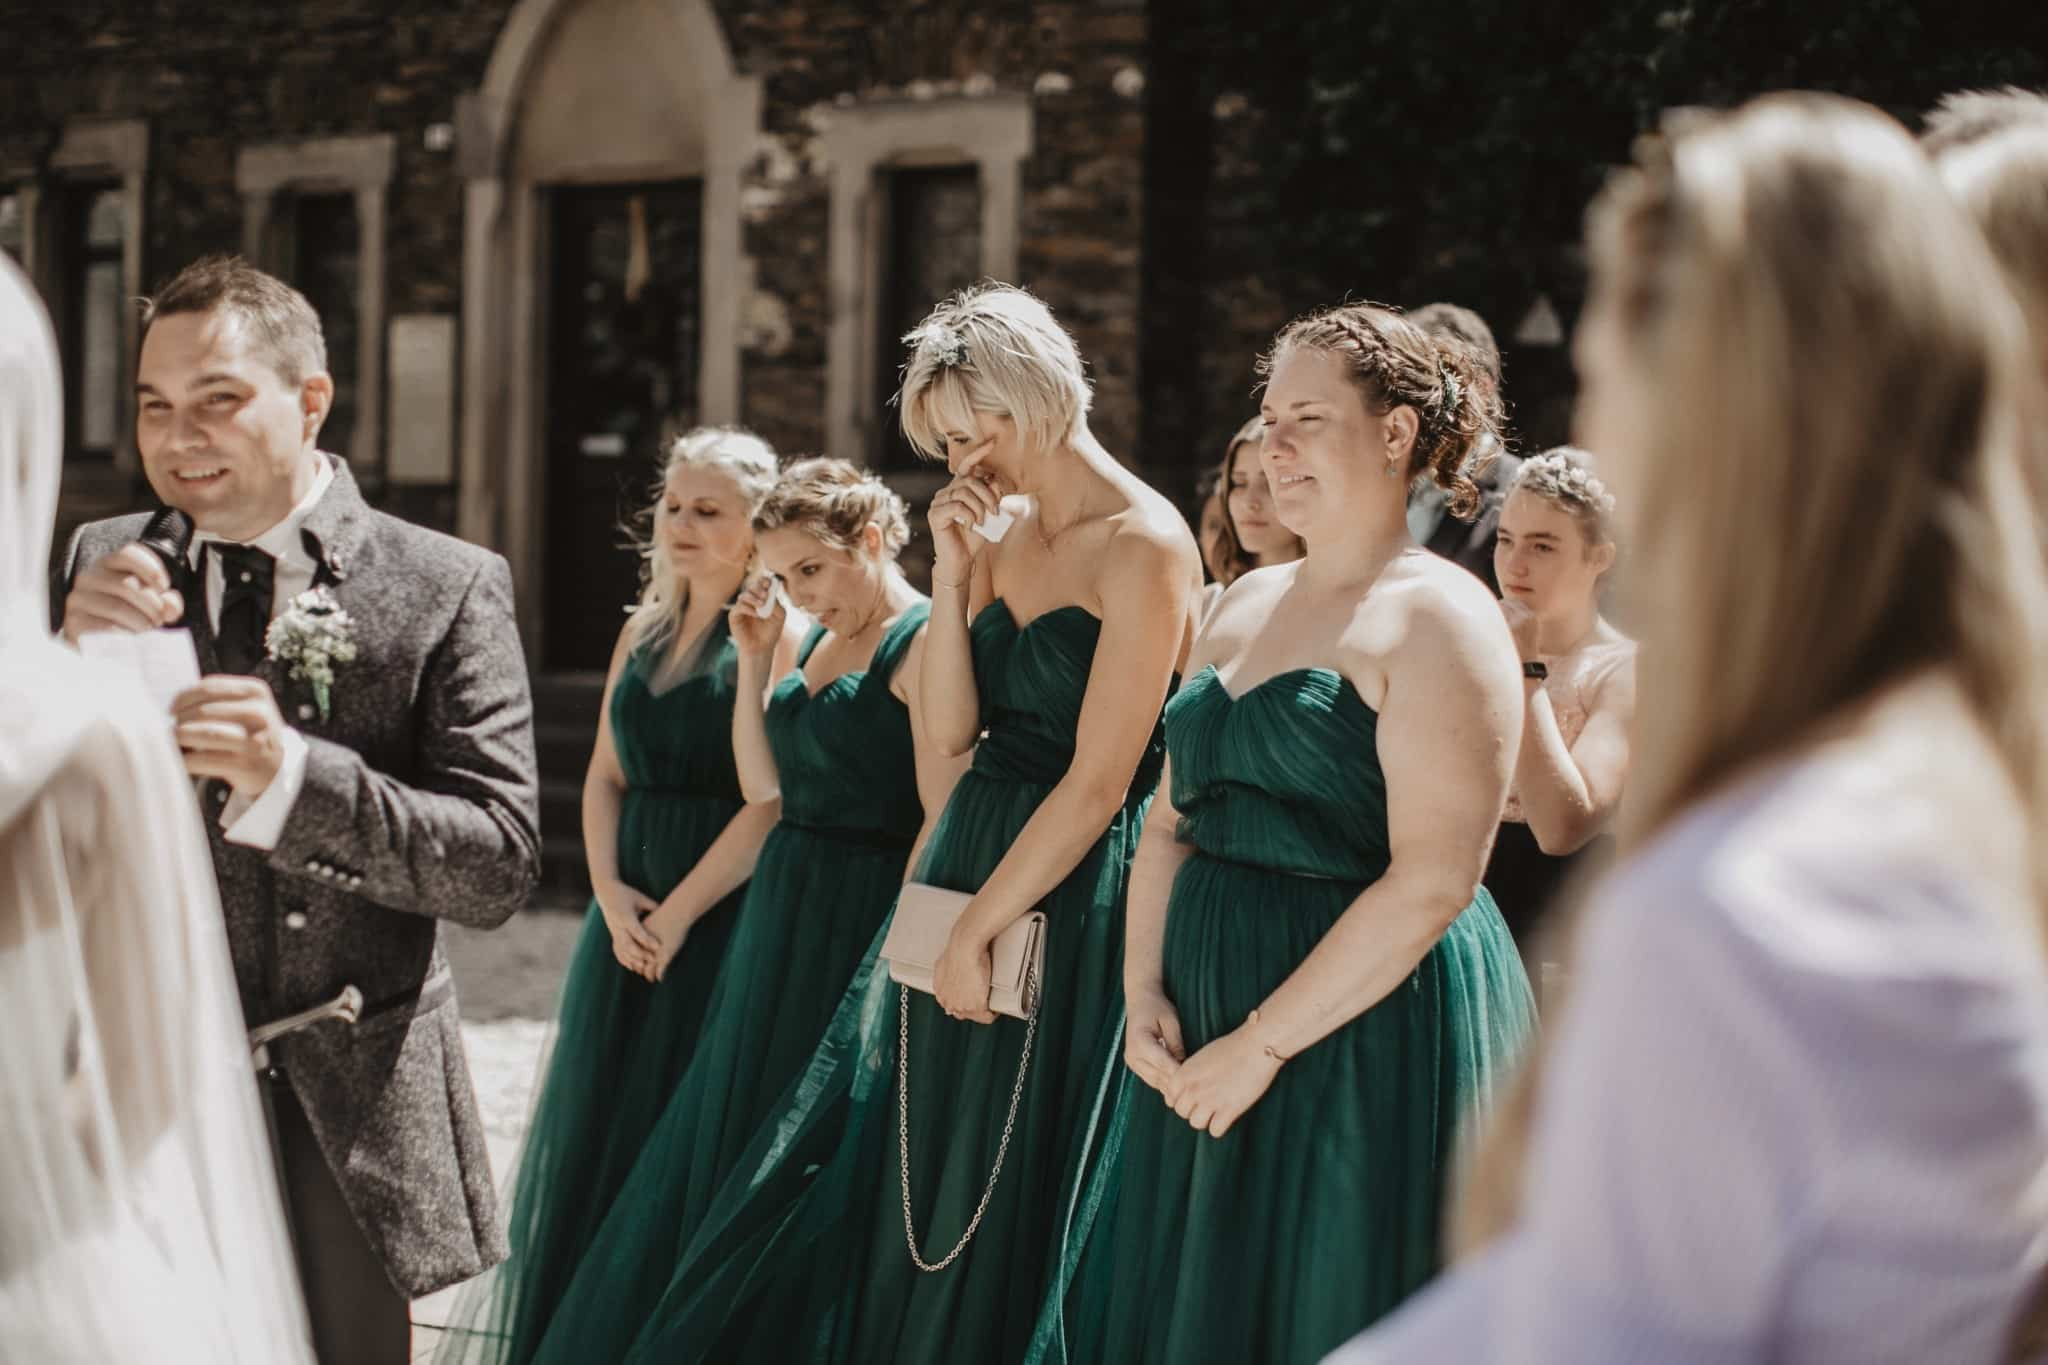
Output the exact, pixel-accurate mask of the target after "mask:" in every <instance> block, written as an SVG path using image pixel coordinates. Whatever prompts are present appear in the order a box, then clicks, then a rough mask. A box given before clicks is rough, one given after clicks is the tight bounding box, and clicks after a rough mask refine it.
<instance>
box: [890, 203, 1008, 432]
mask: <svg viewBox="0 0 2048 1365" xmlns="http://www.w3.org/2000/svg"><path fill="white" fill-rule="evenodd" d="M875 174H876V185H875V189H876V200H877V202H878V205H879V207H880V213H881V221H880V223H879V224H878V226H879V228H880V231H879V232H878V233H877V235H876V240H877V242H878V243H879V245H880V247H881V253H880V254H881V260H880V262H879V266H880V269H879V272H878V280H877V283H878V285H879V288H878V290H877V302H878V303H879V305H880V306H879V307H878V308H877V309H876V310H875V315H876V321H877V322H878V324H879V328H878V332H877V335H876V338H875V367H874V377H875V404H874V414H875V421H874V433H873V444H872V446H871V448H870V450H869V455H868V458H869V461H870V463H871V464H873V466H874V467H875V468H876V469H880V470H901V469H911V468H915V467H917V466H918V465H919V464H920V460H919V457H918V454H917V452H916V451H915V450H914V449H912V448H911V445H910V442H909V441H907V440H905V439H904V437H903V430H902V426H901V424H900V423H899V421H898V419H897V412H896V404H895V397H896V388H897V384H898V382H899V379H900V377H901V370H902V365H903V359H904V350H903V342H902V337H903V334H904V333H905V332H908V331H909V330H910V329H911V328H913V327H915V326H917V324H918V323H919V322H921V321H923V319H924V316H925V314H927V313H929V312H930V311H931V309H932V305H933V304H935V303H937V302H938V301H939V300H940V299H942V298H944V297H945V296H946V295H948V294H950V293H952V292H953V291H954V290H956V289H961V288H964V287H965V286H967V285H970V284H973V283H974V282H975V281H976V280H978V279H980V278H981V275H982V252H981V218H982V210H981V194H982V190H981V176H980V172H979V170H978V168H976V167H975V166H973V165H964V166H896V167H883V168H881V169H878V170H877V171H876V173H875Z"/></svg>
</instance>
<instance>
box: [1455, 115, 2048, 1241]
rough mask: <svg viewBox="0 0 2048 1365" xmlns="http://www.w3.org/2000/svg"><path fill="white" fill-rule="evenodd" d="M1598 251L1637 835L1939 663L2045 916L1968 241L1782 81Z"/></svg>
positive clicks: (2003, 338)
mask: <svg viewBox="0 0 2048 1365" xmlns="http://www.w3.org/2000/svg"><path fill="white" fill-rule="evenodd" d="M1590 238H1591V245H1592V258H1593V271H1594V279H1593V293H1592V299H1591V302H1590V304H1589V309H1588V314H1589V318H1590V319H1592V322H1591V324H1590V325H1600V324H1603V323H1604V324H1606V325H1609V326H1613V327H1615V328H1617V329H1618V332H1617V339H1618V348H1617V349H1625V351H1626V353H1627V354H1628V356H1629V357H1630V362H1629V363H1630V364H1631V365H1633V366H1635V367H1638V368H1639V369H1640V371H1641V376H1642V379H1643V380H1644V382H1645V385H1646V388H1647V389H1648V390H1649V391H1650V392H1652V393H1653V394H1654V395H1655V396H1656V400H1655V401H1656V402H1657V405H1658V406H1657V409H1656V410H1653V411H1650V412H1648V413H1646V414H1644V417H1643V420H1642V422H1641V424H1640V427H1639V430H1640V435H1641V448H1640V450H1638V451H1637V452H1635V454H1636V456H1637V461H1638V462H1639V463H1638V466H1637V467H1639V469H1640V473H1639V475H1638V476H1636V477H1632V478H1630V479H1627V480H1625V481H1623V487H1622V489H1621V490H1620V499H1621V520H1622V523H1623V524H1624V525H1625V526H1627V527H1628V529H1629V533H1630V541H1631V543H1632V544H1633V545H1635V546H1636V550H1635V562H1634V565H1633V568H1632V571H1631V578H1632V582H1633V583H1634V584H1635V586H1636V587H1637V589H1638V590H1639V594H1638V595H1639V596H1640V597H1641V598H1642V601H1641V602H1640V603H1639V605H1640V606H1641V607H1643V608H1645V609H1644V610H1643V611H1642V612H1641V613H1640V615H1639V619H1640V621H1641V622H1642V625H1643V629H1642V631H1641V635H1642V654H1641V659H1642V664H1641V668H1642V671H1643V674H1644V684H1643V689H1642V691H1643V695H1644V696H1646V697H1654V698H1656V704H1655V705H1654V706H1649V705H1645V706H1644V707H1643V708H1642V709H1641V710H1640V712H1639V713H1638V716H1637V726H1638V730H1637V734H1636V738H1635V744H1634V760H1633V763H1632V765H1631V770H1630V774H1629V799H1628V802H1627V804H1626V805H1625V807H1624V809H1623V811H1622V812H1621V815H1620V818H1619V820H1618V821H1617V825H1618V830H1617V832H1618V835H1619V838H1620V841H1621V843H1622V846H1623V848H1624V850H1627V849H1634V848H1640V847H1642V845H1643V844H1644V842H1645V841H1646V840H1648V839H1650V838H1651V837H1652V836H1654V835H1655V834H1656V833H1657V832H1658V831H1660V830H1661V829H1663V828H1664V827H1665V826H1667V825H1668V824H1669V823H1670V822H1672V821H1673V820H1674V819H1676V818H1677V817H1678V816H1679V814H1680V813H1681V812H1682V811H1683V810H1685V809H1686V808H1687V807H1688V806H1690V805H1692V804H1693V803H1695V802H1697V801H1699V800H1700V799H1702V798H1703V797H1705V796H1707V795H1708V794H1710V793H1711V792H1713V791H1714V790H1715V789H1717V788H1718V787H1720V786H1721V785H1722V784H1724V783H1726V782H1727V781H1729V780H1730V779H1731V778H1733V777H1734V776H1735V775H1736V774H1737V773H1738V772H1739V771H1740V770H1742V769H1743V768H1744V767H1746V766H1747V765H1749V764H1751V763H1753V762H1755V761H1757V760H1759V759H1762V758H1765V757H1768V756H1770V755H1773V754H1779V753H1784V752H1786V751H1788V750H1791V749H1794V748H1796V747H1798V746H1799V745H1801V744H1803V743H1805V742H1807V741H1808V740H1809V739H1810V738H1811V737H1813V736H1814V735H1816V734H1817V733H1818V732H1819V731H1820V730H1821V729H1822V727H1823V726H1825V725H1826V724H1827V723H1828V722H1829V721H1830V720H1831V719H1833V718H1835V717H1837V716H1839V715H1841V714H1842V713H1843V712H1845V711H1846V710H1847V709H1849V708H1850V707H1852V706H1854V705H1855V704H1856V703H1858V702H1859V701H1861V700H1863V699H1866V698H1869V697H1871V696H1873V695H1874V694H1876V693H1878V692H1880V691H1882V690H1883V689H1885V688H1887V687H1889V686H1891V685H1893V684H1895V683H1897V682H1899V681H1901V680H1902V679H1904V678H1906V677H1907V676H1909V675H1910V674H1912V673H1914V672H1916V671H1918V670H1920V669H1923V668H1926V667H1929V666H1939V667H1942V668H1945V669H1947V670H1948V671H1950V672H1951V673H1952V674H1953V676H1954V677H1955V678H1956V679H1957V680H1958V682H1959V684H1960V686H1961V688H1962V690H1963V692H1964V694H1965V696H1966V697H1967V698H1968V702H1969V704H1970V706H1971V708H1972V710H1973V711H1974V712H1975V714H1976V716H1977V717H1978V719H1979V721H1980V723H1981V724H1982V725H1983V727H1984V729H1985V731H1986V732H1987V733H1988V734H1989V735H1990V736H1992V738H1993V740H1994V741H1995V745H1996V747H1997V750H1998V752H1999V753H2000V756H2001V758H2002V759H2003V761H2004V763H2005V765H2006V768H2007V772H2008V776H2009V778H2010V780H2011V783H2012V785H2013V787H2014V789H2015V790H2016V791H2017V793H2018V794H2019V798H2020V800H2021V801H2022V802H2023V804H2024V806H2025V813H2026V816H2027V819H2028V824H2029V827H2030V828H2032V829H2033V830H2034V831H2036V837H2035V838H2034V839H2033V840H2032V847H2031V849H2030V852H2029V856H2030V857H2031V859H2032V869H2031V870H2032V875H2033V880H2034V886H2035V896H2034V913H2035V915H2036V919H2037V927H2044V926H2040V925H2039V924H2038V917H2039V913H2040V910H2041V908H2042V907H2043V906H2044V905H2048V838H2044V837H2041V835H2042V832H2044V831H2048V823H2044V815H2048V787H2044V780H2043V779H2044V735H2043V719H2042V713H2041V698H2042V697H2043V696H2044V695H2048V673H2044V667H2043V661H2044V641H2048V624H2044V620H2043V607H2044V604H2048V580H2044V573H2043V565H2042V551H2041V544H2040V541H2039V537H2038V534H2037V526H2038V521H2037V509H2036V508H2035V507H2034V506H2033V505H2032V503H2031V501H2030V499H2029V497H2028V494H2027V491H2026V487H2025V484H2024V482H2023V480H2022V478H2021V474H2020V469H2019V465H2020V451H2021V449H2022V443H2021V440H2020V433H2019V431H2018V427H2019V421H2018V414H2019V404H2018V402H2017V399H2018V398H2019V396H2020V394H2021V393H2022V391H2023V389H2024V387H2025V385H2026V382H2027V381H2026V379H2025V377H2024V369H2025V366H2026V363H2027V348H2026V346H2025V344H2024V340H2023V336H2022V331H2021V326H2020V322H2019V319H2018V317H2017V315H2016V310H2015V309H2014V308H2013V307H2012V306H2011V304H2010V302H2009V300H2008V299H2007V296H2006V292H2005V289H2004V287H2003V285H2002V283H2001V281H2000V279H1999V277H1998V274H1997V271H1996V269H1995V267H1994V266H1993V264H1992V261H1991V258H1990V255H1989V253H1988V251H1987V250H1986V248H1985V246H1984V243H1983V241H1982V240H1981V239H1980V237H1979V234H1978V233H1977V232H1976V231H1975V230H1974V229H1973V228H1972V227H1971V225H1970V223H1969V222H1968V221H1967V220H1966V218H1965V217H1964V215H1963V214H1962V213H1961V212H1960V211H1959V210H1958V208H1957V206H1956V205H1955V204H1954V203H1953V202H1952V201H1951V200H1950V199H1949V197H1948V196H1947V195H1945V194H1943V193H1942V192H1941V190H1940V186H1939V185H1938V184H1937V182H1936V180H1935V177H1934V176H1933V174H1932V172H1931V168H1930V167H1929V165H1928V163H1927V161H1926V160H1925V158H1924V157H1922V156H1921V155H1920V153H1919V150H1918V149H1917V148H1916V147H1915V145H1914V144H1913V142H1912V140H1911V139H1910V138H1909V137H1908V136H1907V135H1906V132H1905V130H1904V129H1903V128H1901V127H1899V125H1897V124H1896V123H1894V122H1893V121H1892V120H1890V119H1889V118H1887V117H1886V116H1885V115H1883V114H1881V113H1879V112H1878V111H1877V110H1875V109H1872V108H1869V107H1867V106H1864V105H1860V104H1855V103H1852V102H1850V101H1846V100H1842V99H1837V98H1833V97H1825V96H1815V95H1773V96H1769V97H1766V98H1764V99H1760V100H1756V101H1753V102H1752V103H1750V104H1747V105H1745V106H1743V107H1742V108H1740V109H1738V110H1736V111H1734V112H1732V113H1728V114H1722V115H1712V116H1706V115H1699V114H1680V115H1673V116H1671V117H1669V118H1667V120H1666V123H1665V126H1664V131H1663V133H1662V135H1661V136H1658V137H1654V138H1649V139H1645V140H1644V141H1643V143H1642V144H1641V145H1640V147H1639V149H1638V153H1637V157H1636V161H1635V165H1634V166H1633V167H1632V168H1631V169H1630V170H1628V171H1626V172H1624V173H1622V174H1621V175H1620V176H1619V177H1618V178H1617V179H1616V180H1615V181H1614V182H1613V183H1612V184H1611V185H1610V186H1609V188H1608V189H1607V191H1606V192H1605V193H1603V194H1602V196H1601V197H1600V199H1599V200H1598V202H1597V203H1596V205H1595V207H1594V211H1593V214H1592V216H1591V223H1590ZM1703 565H1711V566H1715V567H1714V569H1713V570H1712V571H1703V569H1702V567H1701V566H1703ZM1788 660H1796V661H1797V666H1796V667H1788V666H1787V661H1788ZM1539 1060H1540V1059H1539ZM1536 1070H1537V1068H1536V1067H1534V1066H1532V1067H1530V1068H1527V1069H1525V1071H1524V1074H1523V1076H1522V1077H1521V1078H1520V1080H1519V1081H1518V1083H1517V1086H1516V1089H1515V1090H1514V1091H1513V1092H1511V1093H1510V1094H1509V1095H1508V1096H1507V1097H1506V1098H1505V1100H1504V1102H1503V1103H1502V1104H1500V1105H1499V1106H1497V1107H1496V1109H1495V1110H1494V1113H1493V1115H1492V1116H1491V1122H1492V1130H1491V1132H1490V1133H1489V1134H1488V1136H1487V1137H1486V1139H1485V1143H1484V1146H1483V1148H1482V1150H1481V1151H1480V1153H1479V1155H1478V1157H1477V1159H1476V1160H1475V1162H1474V1163H1473V1164H1472V1167H1471V1169H1470V1171H1469V1172H1468V1175H1467V1178H1466V1179H1465V1180H1464V1182H1463V1189H1462V1191H1461V1195H1460V1198H1459V1200H1458V1203H1457V1205H1456V1207H1455V1210H1454V1213H1453V1218H1452V1227H1451V1241H1452V1244H1453V1246H1454V1247H1455V1248H1457V1249H1458V1250H1459V1251H1460V1252H1461V1253H1462V1252H1464V1251H1469V1250H1471V1249H1472V1248H1474V1247H1476V1246H1479V1245H1482V1244H1484V1243H1485V1242H1487V1241H1489V1240H1491V1239H1492V1238H1493V1237H1494V1236H1496V1235H1498V1233H1499V1232H1501V1231H1502V1230H1504V1229H1505V1228H1506V1226H1507V1225H1508V1224H1509V1223H1510V1222H1511V1221H1512V1219H1513V1214H1514V1209H1515V1207H1516V1206H1517V1204H1518V1203H1519V1196H1520V1191H1519V1185H1520V1172H1521V1165H1522V1159H1523V1155H1524V1152H1525V1149H1526V1143H1527V1136H1528V1130H1529V1127H1530V1124H1531V1122H1532V1117H1533V1112H1534V1105H1535V1098H1534V1096H1535V1092H1536V1087H1537V1085H1538V1084H1539V1081H1538V1080H1537V1079H1536V1075H1535V1073H1536Z"/></svg>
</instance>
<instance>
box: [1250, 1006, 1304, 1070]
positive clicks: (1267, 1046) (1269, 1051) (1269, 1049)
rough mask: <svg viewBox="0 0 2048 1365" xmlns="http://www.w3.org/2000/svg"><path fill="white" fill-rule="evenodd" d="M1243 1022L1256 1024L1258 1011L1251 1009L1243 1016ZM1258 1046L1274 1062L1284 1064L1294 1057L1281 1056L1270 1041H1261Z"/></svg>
mask: <svg viewBox="0 0 2048 1365" xmlns="http://www.w3.org/2000/svg"><path fill="white" fill-rule="evenodd" d="M1244 1022H1245V1023H1246V1024H1247V1025H1251V1024H1256V1023H1258V1022H1259V1012H1258V1011H1257V1010H1253V1011H1252V1012H1251V1013H1250V1014H1247V1015H1246V1016H1245V1017H1244ZM1259 1046H1260V1050H1261V1051H1263V1052H1264V1053H1265V1054H1266V1055H1267V1056H1268V1057H1271V1058H1272V1059H1273V1060H1274V1061H1276V1062H1280V1063H1283V1064H1285V1063H1287V1062H1291V1061H1293V1060H1294V1058H1293V1057H1289V1056H1283V1055H1281V1054H1280V1053H1278V1052H1275V1051H1274V1050H1273V1045H1272V1044H1271V1043H1262V1044H1260V1045H1259Z"/></svg>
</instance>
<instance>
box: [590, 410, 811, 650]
mask: <svg viewBox="0 0 2048 1365" xmlns="http://www.w3.org/2000/svg"><path fill="white" fill-rule="evenodd" d="M692 468H694V469H715V470H717V471H718V472H719V473H721V474H724V475H725V476H726V477H727V478H729V479H731V480H732V481H733V483H734V485H735V486H737V487H738V488H739V490H740V496H741V497H742V498H744V499H746V503H747V516H748V518H749V520H751V519H752V517H753V515H754V513H755V511H756V510H757V509H758V508H759V507H760V506H761V502H762V499H764V498H766V497H767V496H768V493H769V490H771V489H772V488H774V487H775V451H774V449H773V448H772V447H771V446H769V444H768V443H767V442H766V441H764V440H762V439H761V438H760V437H758V436H756V435H755V434H754V433H753V432H751V431H748V430H746V429H745V428H743V427H697V428H694V429H693V430H690V431H686V432H684V433H683V434H682V435H681V436H678V437H676V439H675V440H674V441H672V442H671V443H670V444H669V448H668V458H667V459H666V460H664V461H662V465H661V477H660V478H658V479H656V480H655V481H654V486H653V488H652V489H650V490H649V491H650V494H651V499H650V501H649V502H648V504H647V507H646V509H645V510H644V511H642V512H641V514H640V515H639V516H638V517H636V518H635V519H634V521H635V525H633V526H632V527H629V528H628V534H629V535H630V536H631V537H632V539H631V544H632V547H633V548H634V549H635V550H636V551H637V552H638V553H639V556H640V600H639V601H638V602H637V603H635V604H634V605H633V606H631V607H628V608H627V609H626V610H627V615H626V647H627V649H628V650H629V651H631V650H638V649H641V648H649V649H661V648H663V647H665V646H666V645H668V644H669V643H670V642H671V641H673V640H674V639H675V635H676V632H677V631H678V630H680V629H681V628H682V624H683V610H684V608H686V607H688V606H689V603H690V594H689V587H688V585H687V584H685V583H683V582H682V581H681V578H680V575H678V574H677V573H676V566H675V561H674V560H673V559H671V558H670V557H669V551H668V543H667V541H666V540H664V539H663V537H661V536H660V535H657V534H656V533H655V522H656V521H657V520H658V519H659V518H660V516H661V504H662V501H663V499H664V498H665V497H666V496H667V493H668V481H669V479H670V478H671V477H672V476H673V475H674V474H675V472H676V471H677V470H678V469H692Z"/></svg>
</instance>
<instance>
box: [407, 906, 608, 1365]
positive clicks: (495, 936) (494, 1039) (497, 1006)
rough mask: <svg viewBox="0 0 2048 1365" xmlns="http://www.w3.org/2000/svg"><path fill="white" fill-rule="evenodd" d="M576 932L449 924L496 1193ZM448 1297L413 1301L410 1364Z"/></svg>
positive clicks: (548, 926)
mask: <svg viewBox="0 0 2048 1365" xmlns="http://www.w3.org/2000/svg"><path fill="white" fill-rule="evenodd" d="M582 927H583V916H582V915H581V914H580V913H578V914H570V913H565V912H563V911H559V910H530V911H528V912H527V913H525V914H523V915H515V916H513V917H512V919H511V920H510V921H509V922H507V923H506V924H505V925H504V926H503V927H501V928H498V929H493V930H490V931H487V932H486V931H480V930H475V929H465V928H463V927H462V926H461V925H459V924H451V925H448V926H447V939H448V957H449V960H450V961H451V962H452V963H453V965H454V968H455V989H456V992H457V994H458V995H459V996H460V997H461V1001H462V1038H463V1042H464V1043H465V1044H466V1046H467V1049H468V1052H469V1071H470V1076H471V1078H472V1079H473V1080H474V1081H475V1082H476V1096H477V1103H478V1105H479V1106H480V1107H481V1108H482V1110H483V1118H484V1135H485V1140H486V1142H487V1143H488V1144H489V1146H490V1150H491V1169H492V1170H493V1171H494V1172H495V1173H496V1174H497V1177H498V1189H499V1190H500V1192H501V1193H502V1192H503V1191H504V1190H505V1188H506V1182H507V1180H508V1179H509V1177H510V1175H511V1171H512V1159H513V1157H514V1156H515V1155H517V1153H518V1150H519V1139H520V1137H521V1135H522V1134H523V1133H524V1132H525V1131H526V1117H527V1109H528V1106H529V1105H530V1104H531V1103H532V1100H533V1083H534V1079H535V1072H536V1070H537V1068H538V1066H539V1063H540V1054H541V1047H542V1045H543V1043H544V1042H545V1041H546V1038H547V1031H548V1025H549V1022H550V1021H551V1020H552V1019H553V1018H554V1012H555V994H556V992H557V991H558V990H560V989H561V984H562V973H563V971H564V970H565V969H566V968H567V966H568V962H569V953H570V950H571V949H572V948H574V947H575V944H576V936H577V934H578V933H580V932H581V931H582ZM454 1296H455V1291H454V1290H452V1289H449V1290H443V1291H442V1292H441V1293H439V1294H435V1295H433V1296H431V1297H429V1298H424V1299H420V1300H418V1301H417V1302H415V1303H414V1304H413V1306H412V1316H413V1322H414V1324H415V1327H414V1329H413V1358H414V1359H415V1360H417V1361H424V1360H426V1359H427V1358H428V1357H429V1356H431V1355H432V1354H433V1349H434V1344H435V1341H436V1340H437V1339H438V1338H439V1336H440V1333H439V1332H436V1331H434V1330H433V1328H432V1324H436V1323H439V1322H442V1321H443V1320H444V1319H445V1316H446V1314H447V1311H448V1305H449V1303H450V1302H451V1301H452V1300H453V1299H454Z"/></svg>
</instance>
